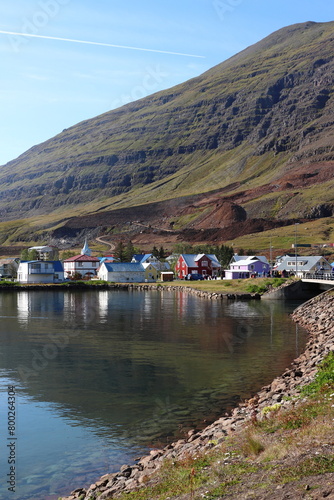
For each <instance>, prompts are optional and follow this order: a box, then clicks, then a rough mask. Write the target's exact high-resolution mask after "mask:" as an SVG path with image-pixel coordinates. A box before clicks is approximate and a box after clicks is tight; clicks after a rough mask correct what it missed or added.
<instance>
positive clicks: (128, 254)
mask: <svg viewBox="0 0 334 500" xmlns="http://www.w3.org/2000/svg"><path fill="white" fill-rule="evenodd" d="M135 253H136V252H135V247H134V246H133V244H132V241H131V240H129V241H128V242H127V244H126V247H125V249H124V258H125V260H126V261H127V262H131V260H132V257H133V256H134V254H135ZM121 262H122V261H121Z"/></svg>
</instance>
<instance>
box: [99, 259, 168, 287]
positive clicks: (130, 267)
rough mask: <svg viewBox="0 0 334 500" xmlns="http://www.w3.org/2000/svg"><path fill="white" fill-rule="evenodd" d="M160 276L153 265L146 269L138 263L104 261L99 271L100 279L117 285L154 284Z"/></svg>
mask: <svg viewBox="0 0 334 500" xmlns="http://www.w3.org/2000/svg"><path fill="white" fill-rule="evenodd" d="M158 276H159V273H158V271H157V270H156V269H155V267H154V266H153V265H152V264H148V265H147V266H145V267H144V266H143V265H142V264H139V263H137V262H108V261H104V262H103V263H102V264H101V266H100V268H99V270H98V277H99V279H101V280H104V281H113V282H116V283H144V282H154V281H156V280H157V279H158Z"/></svg>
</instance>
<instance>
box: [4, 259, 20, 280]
mask: <svg viewBox="0 0 334 500" xmlns="http://www.w3.org/2000/svg"><path fill="white" fill-rule="evenodd" d="M19 264H20V259H18V258H16V259H0V278H12V277H14V276H15V275H16V274H17V270H18V267H19Z"/></svg>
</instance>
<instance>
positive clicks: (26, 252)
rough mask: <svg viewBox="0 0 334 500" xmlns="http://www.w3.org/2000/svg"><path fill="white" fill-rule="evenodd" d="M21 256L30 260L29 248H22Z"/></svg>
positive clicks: (22, 258)
mask: <svg viewBox="0 0 334 500" xmlns="http://www.w3.org/2000/svg"><path fill="white" fill-rule="evenodd" d="M20 258H21V260H29V250H28V248H25V249H24V250H22V252H21V256H20Z"/></svg>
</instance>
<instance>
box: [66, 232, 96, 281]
mask: <svg viewBox="0 0 334 500" xmlns="http://www.w3.org/2000/svg"><path fill="white" fill-rule="evenodd" d="M99 267H100V259H98V258H97V257H92V251H91V249H90V248H89V246H88V243H87V240H85V244H84V246H83V248H82V250H81V253H80V255H75V256H74V257H69V258H68V259H66V260H64V271H65V277H66V278H69V279H71V278H75V279H81V278H83V279H91V278H93V277H94V276H96V274H97V270H98V268H99Z"/></svg>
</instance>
